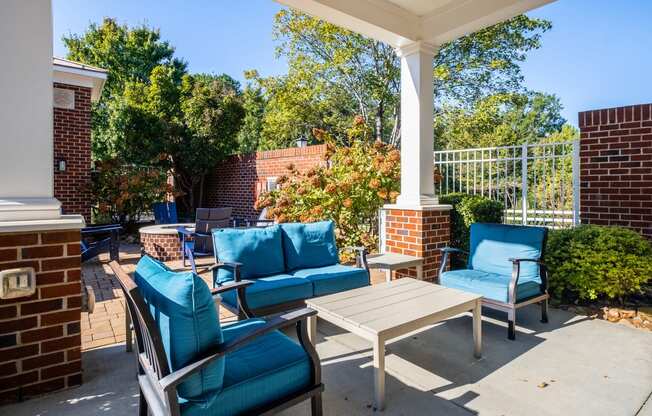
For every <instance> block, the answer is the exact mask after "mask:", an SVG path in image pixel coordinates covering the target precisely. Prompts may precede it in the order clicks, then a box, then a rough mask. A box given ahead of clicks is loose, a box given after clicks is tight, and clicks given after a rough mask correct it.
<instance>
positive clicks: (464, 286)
mask: <svg viewBox="0 0 652 416" xmlns="http://www.w3.org/2000/svg"><path fill="white" fill-rule="evenodd" d="M510 280H511V275H509V276H505V275H499V274H495V273H487V272H484V271H480V270H469V269H465V270H452V271H450V272H445V273H442V274H441V276H439V284H440V285H442V286H445V287H450V288H453V289H459V290H462V291H464V292H471V293H476V294H478V295H482V296H484V297H485V298H487V299H493V300H497V301H499V302H507V301H508V300H509V299H508V292H509V282H510ZM541 293H542V292H541V285H540V282H539V281H537V280H534V279H519V281H518V284H517V286H516V301H517V302H518V301H521V300H523V299H526V298H529V297H531V296H535V295H539V294H541Z"/></svg>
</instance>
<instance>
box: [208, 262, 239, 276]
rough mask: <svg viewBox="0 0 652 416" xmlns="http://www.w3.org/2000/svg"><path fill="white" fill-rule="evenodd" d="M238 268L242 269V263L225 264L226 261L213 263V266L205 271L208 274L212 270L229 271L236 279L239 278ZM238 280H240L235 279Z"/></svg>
mask: <svg viewBox="0 0 652 416" xmlns="http://www.w3.org/2000/svg"><path fill="white" fill-rule="evenodd" d="M240 267H242V263H238V262H235V261H233V262H226V261H219V262H217V263H215V264H214V265H212V266H210V267H209V268H208V269H207V270H208V271H209V272H212V271H213V270H217V269H231V270H232V271H233V273H234V274H237V275H238V277H240ZM236 280H240V279H236Z"/></svg>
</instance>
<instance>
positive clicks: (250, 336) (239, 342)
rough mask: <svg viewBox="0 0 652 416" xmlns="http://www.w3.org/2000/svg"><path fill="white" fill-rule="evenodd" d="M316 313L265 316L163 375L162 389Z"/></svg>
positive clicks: (302, 312) (300, 312)
mask: <svg viewBox="0 0 652 416" xmlns="http://www.w3.org/2000/svg"><path fill="white" fill-rule="evenodd" d="M316 314H317V311H315V310H313V309H310V308H304V309H299V310H296V311H292V312H287V313H283V314H278V315H272V316H270V317H268V318H265V325H263V326H260V327H255V328H253V329H251V330H249V331H247V332H245V333H243V334H242V335H240V336H238V337H236V338H234V339H232V340H230V341H228V342H224V343H222V344H219V345H217V346H216V347H215V348H213V349H212V350H210V351H208V352H207V353H206V354H204V355H203V357H200V358H199V359H197V360H196V361H195V362H193V363H191V364H188V365H187V366H185V367H183V368H181V369H179V370H177V371H175V372H173V373H171V374H168V375H167V376H165V377H163V378H162V379H161V380H160V381H159V383H160V386H161V389H162V390H163V391H164V392H167V391H169V390H170V389H173V388H176V387H177V386H178V385H179V384H180V383H183V381H184V380H186V379H187V378H188V377H190V376H192V375H193V374H195V373H197V372H198V371H201V370H202V369H204V368H205V367H206V366H207V365H209V364H211V363H212V362H213V361H215V360H216V359H218V358H220V357H223V356H224V355H226V354H227V353H229V352H232V351H235V350H237V349H238V348H241V347H243V346H244V345H246V344H247V343H249V342H251V341H252V340H254V339H256V338H258V337H260V336H262V335H265V334H268V333H270V332H272V331H275V330H277V329H281V328H286V327H288V326H291V325H294V324H298V323H300V322H302V321H303V324H304V325H305V321H306V320H307V319H308V317H310V316H313V315H316Z"/></svg>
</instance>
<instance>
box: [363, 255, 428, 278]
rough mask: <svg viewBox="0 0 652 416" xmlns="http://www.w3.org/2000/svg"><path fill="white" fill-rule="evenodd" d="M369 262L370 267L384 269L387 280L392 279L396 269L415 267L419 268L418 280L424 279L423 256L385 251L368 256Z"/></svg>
mask: <svg viewBox="0 0 652 416" xmlns="http://www.w3.org/2000/svg"><path fill="white" fill-rule="evenodd" d="M367 264H369V268H370V269H384V270H386V272H385V280H386V281H387V282H389V281H391V280H392V272H393V271H394V270H400V269H407V268H409V267H415V268H416V269H417V280H423V258H421V257H414V256H406V255H405V254H398V253H383V254H373V255H370V256H367Z"/></svg>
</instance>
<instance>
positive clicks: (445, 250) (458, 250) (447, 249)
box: [439, 247, 469, 256]
mask: <svg viewBox="0 0 652 416" xmlns="http://www.w3.org/2000/svg"><path fill="white" fill-rule="evenodd" d="M439 250H440V251H441V252H442V253H462V254H466V255H467V256H468V255H469V252H468V251H466V250H462V249H461V248H455V247H444V248H440V249H439Z"/></svg>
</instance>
